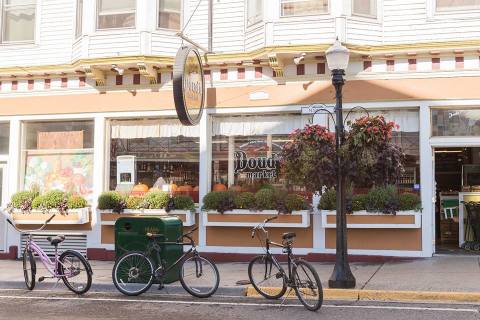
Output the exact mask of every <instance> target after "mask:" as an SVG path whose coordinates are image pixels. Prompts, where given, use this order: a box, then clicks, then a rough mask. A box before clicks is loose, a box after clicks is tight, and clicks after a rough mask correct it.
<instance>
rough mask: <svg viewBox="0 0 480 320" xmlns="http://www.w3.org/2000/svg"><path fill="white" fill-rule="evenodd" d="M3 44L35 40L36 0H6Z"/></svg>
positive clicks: (3, 11)
mask: <svg viewBox="0 0 480 320" xmlns="http://www.w3.org/2000/svg"><path fill="white" fill-rule="evenodd" d="M1 4H2V42H17V41H18V42H22V41H34V40H35V19H36V6H37V1H36V0H4V1H3V2H1Z"/></svg>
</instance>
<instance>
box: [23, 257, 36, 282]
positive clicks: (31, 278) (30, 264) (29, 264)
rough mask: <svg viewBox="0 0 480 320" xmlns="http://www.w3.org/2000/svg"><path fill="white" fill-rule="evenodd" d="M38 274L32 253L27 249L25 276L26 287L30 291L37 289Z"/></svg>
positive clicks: (24, 267)
mask: <svg viewBox="0 0 480 320" xmlns="http://www.w3.org/2000/svg"><path fill="white" fill-rule="evenodd" d="M36 273H37V265H36V263H35V259H34V257H33V253H32V251H30V249H28V248H25V249H24V250H23V276H24V277H25V285H26V286H27V289H28V290H33V288H35V275H36Z"/></svg>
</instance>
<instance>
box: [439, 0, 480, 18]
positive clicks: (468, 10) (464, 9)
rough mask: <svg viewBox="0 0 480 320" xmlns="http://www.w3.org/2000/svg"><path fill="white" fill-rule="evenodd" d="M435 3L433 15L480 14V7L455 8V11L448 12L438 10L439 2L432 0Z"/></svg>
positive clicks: (448, 10)
mask: <svg viewBox="0 0 480 320" xmlns="http://www.w3.org/2000/svg"><path fill="white" fill-rule="evenodd" d="M432 1H433V13H434V14H435V15H442V14H452V13H458V12H472V11H473V12H480V5H478V6H477V7H475V6H471V7H461V8H458V7H453V8H454V9H447V10H445V9H444V10H438V6H437V1H438V0H432Z"/></svg>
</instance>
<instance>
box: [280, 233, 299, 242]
mask: <svg viewBox="0 0 480 320" xmlns="http://www.w3.org/2000/svg"><path fill="white" fill-rule="evenodd" d="M296 236H297V235H296V234H295V232H286V233H284V234H283V235H282V239H283V240H291V239H293V238H295V237H296Z"/></svg>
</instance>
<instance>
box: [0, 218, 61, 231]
mask: <svg viewBox="0 0 480 320" xmlns="http://www.w3.org/2000/svg"><path fill="white" fill-rule="evenodd" d="M55 216H56V214H55V213H54V214H52V216H51V217H50V218H48V219H47V220H45V222H44V223H43V225H42V226H41V227H40V228H38V229H34V230H21V229H19V228H18V227H17V226H16V225H15V223H13V222H12V220H10V219H9V218H7V222H8V223H9V224H10V225H11V226H12V227H13V228H14V229H15V230H17V231H18V232H20V233H22V232H23V233H31V232H35V231H42V230H43V229H45V228H46V227H47V224H48V223H49V222H50V221H52V220H53V218H55Z"/></svg>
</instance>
